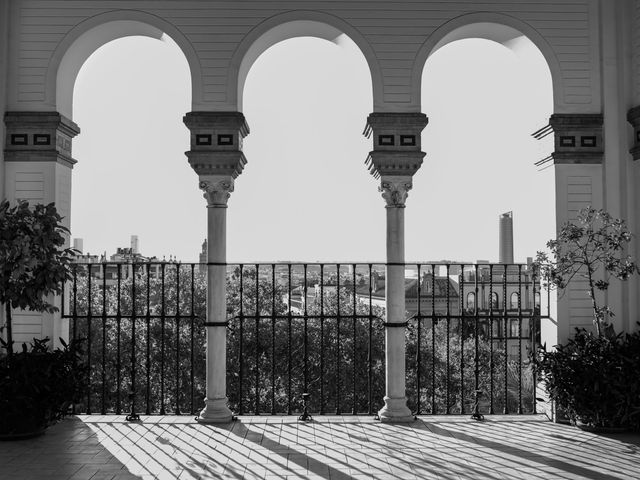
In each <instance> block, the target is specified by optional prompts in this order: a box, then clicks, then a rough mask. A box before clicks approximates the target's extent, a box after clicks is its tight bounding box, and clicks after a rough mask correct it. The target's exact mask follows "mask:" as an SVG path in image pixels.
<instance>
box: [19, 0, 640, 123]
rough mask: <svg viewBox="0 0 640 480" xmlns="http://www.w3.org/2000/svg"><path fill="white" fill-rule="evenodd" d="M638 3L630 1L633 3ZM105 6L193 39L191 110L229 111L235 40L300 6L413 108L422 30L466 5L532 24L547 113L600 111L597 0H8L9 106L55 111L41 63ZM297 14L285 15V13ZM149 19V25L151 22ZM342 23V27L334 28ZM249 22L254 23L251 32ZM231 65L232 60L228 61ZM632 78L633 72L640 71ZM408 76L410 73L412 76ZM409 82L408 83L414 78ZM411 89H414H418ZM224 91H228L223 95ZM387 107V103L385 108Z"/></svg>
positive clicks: (381, 95) (396, 101)
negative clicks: (364, 49)
mask: <svg viewBox="0 0 640 480" xmlns="http://www.w3.org/2000/svg"><path fill="white" fill-rule="evenodd" d="M636 3H637V2H636ZM114 9H135V10H138V11H144V12H146V13H148V14H151V15H153V16H156V17H158V18H159V19H164V21H166V22H169V23H170V24H171V25H173V26H175V28H176V30H177V31H178V32H180V35H184V37H185V39H187V41H188V42H189V43H190V45H192V47H193V49H194V51H195V52H196V55H197V61H198V62H199V65H200V66H201V77H202V78H201V83H202V98H201V99H195V98H194V102H195V101H196V100H198V102H199V103H198V109H211V110H224V109H234V108H233V107H234V105H233V101H234V99H233V96H234V95H233V92H232V90H233V86H230V85H229V81H228V80H229V74H230V70H229V69H230V66H231V64H232V59H233V57H234V53H236V50H237V49H238V45H239V44H240V43H241V42H242V40H243V38H244V37H245V36H246V35H247V34H249V33H250V32H252V31H253V33H255V32H257V31H259V29H260V25H261V24H262V23H263V22H265V21H267V20H268V19H270V18H272V17H274V16H276V15H280V14H283V13H286V12H287V11H291V10H297V11H299V17H300V18H301V19H307V18H309V15H310V14H309V13H308V12H309V11H313V12H317V13H318V14H321V15H322V16H323V18H326V19H327V21H328V22H332V20H331V19H332V18H333V19H335V21H333V22H332V23H333V26H334V27H337V28H339V29H341V30H343V31H345V30H348V31H346V33H347V34H349V33H351V34H352V35H350V36H356V37H357V36H360V37H361V38H362V39H363V40H364V41H365V42H366V43H367V45H368V46H369V47H370V49H371V52H373V55H374V56H375V58H374V59H368V60H369V61H370V63H371V62H373V61H375V62H377V64H378V66H379V72H380V76H381V91H380V92H378V93H377V95H378V98H377V99H376V105H377V107H378V109H381V110H383V109H386V108H389V109H396V110H397V109H399V108H402V106H406V109H407V110H419V106H420V102H419V98H416V93H415V90H416V89H415V88H414V91H413V93H412V85H411V82H412V71H414V70H416V69H417V70H420V71H421V68H422V62H423V60H424V59H421V60H420V64H419V65H416V64H415V63H416V57H419V56H420V55H419V54H420V51H421V48H423V45H424V44H425V43H426V42H427V40H428V39H429V37H430V35H432V34H433V33H434V32H436V31H440V30H438V29H442V27H443V26H444V25H446V24H447V22H450V21H451V20H452V19H455V18H456V17H459V16H461V15H464V14H467V13H471V12H484V14H486V15H489V18H490V16H491V15H492V14H500V15H502V16H504V18H507V19H512V20H513V22H515V24H516V25H518V24H522V25H523V26H525V27H526V28H527V29H529V30H530V31H532V32H536V34H538V35H539V36H540V37H541V38H542V37H543V38H544V39H545V41H546V42H548V46H549V51H550V52H552V55H553V56H555V60H556V61H557V63H558V65H559V69H560V74H561V77H562V79H561V85H562V89H563V94H562V98H559V99H557V100H556V111H572V112H599V111H600V110H601V107H600V98H599V79H598V67H597V62H598V61H599V57H598V53H597V46H598V5H597V1H596V0H557V1H555V2H540V1H513V0H511V1H507V0H493V1H484V2H436V1H428V0H422V1H417V2H416V1H399V0H393V1H390V0H386V1H370V0H369V1H365V0H352V1H341V2H335V1H314V0H298V1H296V2H282V1H266V0H263V1H242V2H239V1H235V2H230V1H226V2H223V1H214V0H211V1H180V2H178V1H105V0H93V1H91V0H89V1H86V0H85V1H67V0H65V1H59V0H49V1H45V0H21V1H17V2H16V8H15V9H14V11H13V12H12V15H13V18H12V20H11V24H12V27H13V28H14V31H13V35H14V36H15V38H16V39H17V40H18V42H17V43H13V44H12V49H13V51H12V68H13V69H14V71H15V72H16V75H15V78H16V82H15V83H13V84H12V85H11V89H10V108H11V109H20V110H43V109H45V108H46V109H48V110H52V109H55V105H54V104H53V103H52V102H53V99H50V98H47V92H46V87H45V81H46V78H47V70H48V69H49V68H56V65H52V64H51V62H50V58H51V57H52V56H53V54H54V52H55V51H56V48H57V47H58V45H59V44H60V43H61V42H62V41H63V40H64V39H65V35H68V34H69V32H70V31H72V29H74V27H77V26H78V25H80V24H81V23H82V22H84V21H86V20H87V19H90V18H92V17H95V16H96V15H100V14H103V13H105V12H108V11H112V10H114ZM295 16H296V15H295V14H294V17H295ZM156 26H157V25H156ZM340 27H344V28H340ZM256 29H257V30H256ZM233 68H237V66H233ZM639 78H640V77H639ZM413 82H414V83H415V80H413ZM414 86H415V85H414ZM417 90H418V91H419V88H418V89H417ZM230 92H231V93H230ZM390 105H394V107H390Z"/></svg>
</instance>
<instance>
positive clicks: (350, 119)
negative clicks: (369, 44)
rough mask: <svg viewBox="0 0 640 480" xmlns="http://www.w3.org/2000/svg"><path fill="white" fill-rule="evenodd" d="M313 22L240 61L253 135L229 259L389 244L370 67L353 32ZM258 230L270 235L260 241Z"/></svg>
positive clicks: (366, 250)
mask: <svg viewBox="0 0 640 480" xmlns="http://www.w3.org/2000/svg"><path fill="white" fill-rule="evenodd" d="M311 23H312V24H313V27H312V28H311V29H310V30H304V34H305V37H304V38H293V39H288V40H284V41H281V42H279V43H277V44H275V45H273V46H271V47H270V48H269V49H268V50H267V51H266V53H264V54H263V55H261V56H260V57H259V58H257V60H254V59H253V58H252V57H253V56H254V55H255V54H251V57H247V58H250V59H251V60H246V61H243V62H242V65H246V64H248V63H250V64H251V70H250V71H249V72H248V74H247V77H246V82H245V85H244V92H243V95H242V103H243V111H244V114H245V116H246V118H247V121H248V123H249V125H250V126H251V135H250V136H249V137H247V139H246V140H245V143H244V152H245V154H246V156H247V159H248V162H249V163H248V165H247V167H246V168H245V170H244V172H243V174H242V176H241V177H239V178H238V180H237V181H236V186H235V192H234V193H233V195H232V197H231V199H230V202H229V205H230V208H229V218H228V222H229V247H228V251H229V257H230V258H231V259H237V258H241V259H242V258H246V256H247V255H251V256H252V257H253V258H257V259H268V260H271V259H275V260H284V259H286V260H303V259H305V260H324V261H330V260H331V261H335V260H349V261H354V260H359V261H365V260H370V259H371V258H376V259H377V258H381V257H382V254H383V252H384V243H383V242H384V235H383V233H382V232H383V230H382V228H383V223H382V221H383V215H382V214H383V208H382V200H381V199H380V197H379V194H378V192H377V190H376V186H375V185H374V184H373V183H372V181H371V178H370V176H369V174H368V173H367V170H366V168H365V167H364V166H363V161H364V159H365V158H366V156H367V152H368V149H369V145H368V141H367V139H366V138H364V137H363V136H362V135H361V132H362V127H363V125H364V122H365V119H366V117H367V115H368V114H369V113H370V112H371V109H372V101H371V98H372V89H371V75H370V69H369V65H368V64H367V61H366V59H365V57H364V56H363V54H362V53H361V51H360V49H359V47H358V46H357V45H356V44H355V43H354V42H353V41H352V40H351V39H350V38H349V37H347V36H346V35H343V34H341V33H340V32H339V31H337V30H336V29H335V28H333V27H329V26H326V25H325V26H324V30H322V29H320V28H319V27H317V25H316V22H311ZM301 25H302V24H301ZM305 25H306V23H305ZM277 33H281V31H280V30H276V32H275V33H273V34H272V33H269V34H267V37H268V38H269V39H273V38H280V36H278V35H276V34H277ZM288 33H289V34H291V33H292V32H291V31H288ZM320 33H322V35H321V34H320ZM298 34H300V32H299V33H298ZM316 34H317V35H316ZM311 35H316V37H317V38H313V37H311ZM336 35H337V37H336ZM331 37H332V38H331ZM328 38H331V40H332V41H327V39H328ZM263 47H264V45H262V47H261V48H260V49H258V51H260V50H262V49H263ZM252 51H253V50H252V49H249V52H250V53H251V52H252ZM244 68H245V67H242V69H241V70H243V69H244ZM256 232H265V233H266V232H269V235H268V236H264V235H261V241H260V242H256V241H255V240H256ZM312 238H313V240H312ZM318 245H321V246H322V247H321V251H319V248H318Z"/></svg>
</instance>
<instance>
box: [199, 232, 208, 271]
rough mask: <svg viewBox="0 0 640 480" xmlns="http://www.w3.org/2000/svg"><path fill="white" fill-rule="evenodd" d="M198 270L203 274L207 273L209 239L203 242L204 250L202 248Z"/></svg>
mask: <svg viewBox="0 0 640 480" xmlns="http://www.w3.org/2000/svg"><path fill="white" fill-rule="evenodd" d="M198 260H199V265H198V272H199V273H200V274H201V275H206V274H207V239H206V238H205V240H204V242H202V250H200V256H199V259H198Z"/></svg>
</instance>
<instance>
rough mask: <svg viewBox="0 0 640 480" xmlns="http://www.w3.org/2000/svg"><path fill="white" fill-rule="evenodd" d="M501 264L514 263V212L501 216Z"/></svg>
mask: <svg viewBox="0 0 640 480" xmlns="http://www.w3.org/2000/svg"><path fill="white" fill-rule="evenodd" d="M499 241H500V252H499V262H500V263H513V212H507V213H503V214H502V215H500V239H499Z"/></svg>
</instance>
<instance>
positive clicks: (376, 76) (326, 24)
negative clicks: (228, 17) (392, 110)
mask: <svg viewBox="0 0 640 480" xmlns="http://www.w3.org/2000/svg"><path fill="white" fill-rule="evenodd" d="M302 37H310V38H316V39H321V40H326V41H328V42H332V43H335V44H336V45H342V46H344V47H346V48H347V50H350V51H352V52H355V51H354V48H353V47H354V44H355V45H357V47H356V48H357V49H358V50H359V55H358V56H364V60H365V62H366V64H367V66H368V71H369V74H370V75H369V78H368V80H367V84H368V85H370V86H371V88H372V90H373V92H372V96H373V106H374V109H375V108H376V107H377V106H378V105H381V104H382V103H383V100H382V93H383V92H382V90H383V88H382V73H381V71H380V66H379V65H378V60H377V56H376V55H375V53H374V51H373V49H372V48H371V46H370V45H369V44H368V42H367V41H366V40H365V39H364V37H363V36H362V35H361V34H360V32H359V31H358V30H357V29H355V28H354V27H353V26H352V25H351V24H349V23H348V22H345V21H344V20H342V19H341V18H339V17H335V16H332V15H328V14H326V13H321V12H316V11H292V12H287V13H283V14H281V15H276V16H274V17H271V18H269V19H267V20H265V21H264V22H262V23H261V24H260V25H259V26H258V27H257V28H255V29H254V30H253V31H252V32H250V33H249V34H248V35H246V36H245V37H244V39H243V41H242V42H241V43H240V45H239V46H238V48H237V49H236V51H235V53H234V56H233V58H232V59H231V68H230V71H229V78H228V84H227V98H228V103H229V105H230V106H231V108H230V109H231V110H238V111H243V108H244V95H245V84H246V81H247V76H248V74H249V72H250V71H251V69H252V68H253V65H254V63H255V61H256V60H257V59H258V58H259V57H260V56H261V55H262V54H263V53H265V52H266V51H267V50H269V49H271V47H273V46H274V45H276V44H278V43H281V42H284V41H286V40H290V39H299V38H302ZM356 63H361V59H360V58H358V60H356ZM367 92H369V90H368V89H367ZM369 111H372V109H370V110H369Z"/></svg>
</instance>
